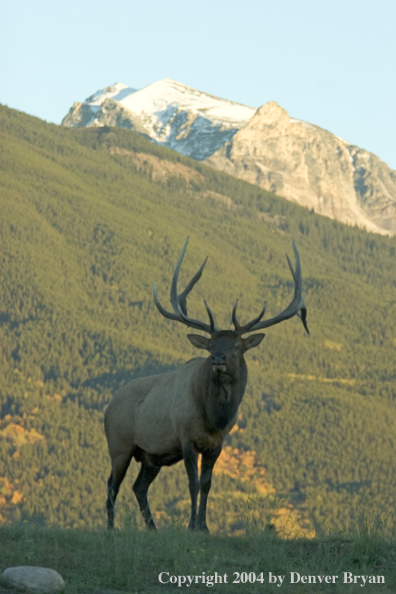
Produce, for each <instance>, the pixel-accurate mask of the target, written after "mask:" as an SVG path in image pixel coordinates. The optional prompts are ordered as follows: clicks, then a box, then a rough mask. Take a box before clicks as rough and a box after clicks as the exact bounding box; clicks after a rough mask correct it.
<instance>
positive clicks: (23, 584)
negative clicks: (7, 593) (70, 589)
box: [0, 566, 65, 594]
mask: <svg viewBox="0 0 396 594" xmlns="http://www.w3.org/2000/svg"><path fill="white" fill-rule="evenodd" d="M0 584H1V585H2V586H5V587H7V588H13V589H16V590H28V591H30V592H37V593H40V594H57V593H58V592H61V591H62V590H63V589H64V587H65V582H64V581H63V579H62V577H61V576H60V575H59V573H58V572H57V571H55V570H53V569H47V568H45V567H25V566H21V567H9V568H8V569H5V570H4V571H3V573H2V574H1V575H0Z"/></svg>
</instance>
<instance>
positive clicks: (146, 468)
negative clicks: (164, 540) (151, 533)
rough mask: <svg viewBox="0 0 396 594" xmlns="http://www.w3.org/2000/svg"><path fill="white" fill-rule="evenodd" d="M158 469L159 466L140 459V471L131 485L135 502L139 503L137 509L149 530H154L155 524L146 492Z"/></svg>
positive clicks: (159, 468)
mask: <svg viewBox="0 0 396 594" xmlns="http://www.w3.org/2000/svg"><path fill="white" fill-rule="evenodd" d="M160 470H161V467H160V466H154V465H153V464H150V463H149V462H147V461H146V460H142V466H141V468H140V472H139V474H138V476H137V479H136V481H135V482H134V484H133V487H132V489H133V492H134V493H135V497H136V499H137V502H138V504H139V509H140V511H141V512H142V515H143V518H144V521H145V522H146V526H147V528H150V529H151V530H155V524H154V520H153V516H152V515H151V511H150V507H149V504H148V499H147V492H148V489H149V486H150V485H151V483H152V482H153V480H154V479H155V477H156V476H157V475H158V473H159V471H160Z"/></svg>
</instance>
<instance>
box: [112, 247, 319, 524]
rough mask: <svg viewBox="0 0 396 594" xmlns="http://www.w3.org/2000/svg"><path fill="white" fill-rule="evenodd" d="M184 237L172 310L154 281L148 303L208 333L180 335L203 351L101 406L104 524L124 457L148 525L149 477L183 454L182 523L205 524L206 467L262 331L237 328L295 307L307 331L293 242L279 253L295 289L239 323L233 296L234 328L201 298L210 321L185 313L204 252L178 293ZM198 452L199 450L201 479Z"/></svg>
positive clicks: (226, 427)
mask: <svg viewBox="0 0 396 594" xmlns="http://www.w3.org/2000/svg"><path fill="white" fill-rule="evenodd" d="M187 243H188V238H187V240H186V242H185V244H184V246H183V249H182V251H181V253H180V256H179V259H178V261H177V264H176V268H175V271H174V274H173V278H172V283H171V291H170V301H171V304H172V308H173V312H169V311H166V310H165V309H164V308H163V307H162V305H161V304H160V302H159V299H158V295H157V288H156V285H155V283H154V287H153V289H154V302H155V305H156V306H157V309H158V310H159V312H160V313H161V315H163V316H164V317H165V318H168V319H170V320H174V321H176V322H180V323H181V324H185V325H186V326H188V327H190V328H195V329H196V330H201V331H202V332H205V333H207V334H209V336H210V338H207V337H204V336H200V335H196V334H188V335H187V338H188V340H189V341H190V342H191V344H192V345H193V346H195V347H196V348H198V349H204V350H206V351H209V356H208V357H206V358H204V357H196V358H194V359H191V360H190V361H188V362H187V363H185V364H184V365H183V366H182V367H180V368H179V369H177V370H176V371H172V372H169V373H162V374H160V375H152V376H149V377H145V378H140V379H136V380H133V381H131V382H130V383H128V384H126V385H125V386H124V387H122V388H121V389H120V390H119V392H118V393H117V394H116V395H115V396H114V397H113V399H112V400H111V402H110V404H109V406H108V408H107V410H106V413H105V431H106V438H107V443H108V447H109V453H110V458H111V474H110V478H109V480H108V497H107V502H106V509H107V520H108V528H113V526H114V504H115V500H116V498H117V494H118V491H119V488H120V485H121V483H122V481H123V479H124V477H125V474H126V471H127V469H128V466H129V464H130V462H131V459H132V458H135V460H136V461H137V462H140V463H141V467H140V471H139V474H138V476H137V479H136V481H135V483H134V485H133V491H134V493H135V496H136V499H137V501H138V504H139V508H140V511H141V512H142V515H143V518H144V520H145V522H146V525H147V526H148V528H153V529H155V524H154V521H153V517H152V515H151V512H150V508H149V504H148V500H147V492H148V488H149V486H150V484H151V483H152V482H153V480H154V479H155V477H156V476H157V475H158V473H159V471H160V469H161V467H162V466H171V465H172V464H175V463H176V462H179V461H180V460H184V465H185V468H186V472H187V476H188V484H189V490H190V496H191V517H190V522H189V526H188V527H189V528H190V529H192V530H194V529H195V530H206V531H207V530H208V528H207V525H206V503H207V498H208V494H209V490H210V487H211V480H212V471H213V467H214V465H215V462H216V460H217V458H218V457H219V455H220V452H221V448H222V443H223V440H224V438H225V437H226V435H228V433H229V432H230V430H231V428H232V427H233V425H234V424H235V421H236V418H237V413H238V407H239V405H240V403H241V400H242V398H243V394H244V392H245V387H246V382H247V366H246V362H245V359H244V353H245V352H246V351H247V350H249V349H251V348H253V347H257V346H258V345H259V344H260V343H261V341H262V340H263V338H264V334H253V335H250V336H248V337H247V338H242V337H243V335H244V334H247V333H250V332H256V331H257V330H262V329H263V328H269V327H270V326H273V325H274V324H279V323H280V322H283V321H284V320H287V319H289V318H291V317H293V316H294V315H296V314H297V315H298V317H300V319H301V320H302V322H303V324H304V327H305V329H306V331H307V332H308V327H307V324H306V308H305V305H304V295H303V294H302V275H301V265H300V257H299V254H298V250H297V247H296V244H295V243H294V241H293V248H294V254H295V269H293V266H292V264H291V262H290V259H289V257H288V256H287V254H286V257H287V260H288V263H289V267H290V271H291V274H292V277H293V280H294V296H293V299H292V301H291V303H290V305H288V307H286V309H285V310H284V311H282V312H281V313H280V314H278V315H277V316H275V317H273V318H271V319H269V320H266V321H261V319H262V317H263V316H264V312H265V307H266V304H265V303H264V306H263V308H262V310H261V312H260V314H259V315H258V316H257V317H256V318H254V319H253V320H251V321H250V322H248V323H247V324H245V325H243V326H242V325H241V324H240V323H239V322H238V319H237V316H236V308H237V303H238V300H237V301H236V302H235V305H234V308H233V310H232V323H233V325H234V327H235V329H234V330H218V329H217V328H216V326H215V323H214V319H213V315H212V312H211V311H210V309H209V306H208V304H207V303H206V301H204V303H205V307H206V311H207V313H208V316H209V324H207V323H205V322H200V321H199V320H194V319H193V318H190V317H188V315H187V301H186V300H187V296H188V295H189V293H190V292H191V290H192V288H193V287H194V285H195V284H196V283H197V281H198V280H199V279H200V277H201V274H202V270H203V267H204V266H205V263H206V260H207V259H206V260H205V261H204V263H203V264H202V266H201V267H200V269H199V270H198V272H196V274H195V275H194V276H193V278H192V279H191V280H190V282H189V283H188V285H187V286H186V288H185V289H184V291H182V292H181V293H180V294H179V295H178V292H177V281H178V276H179V271H180V267H181V264H182V261H183V257H184V253H185V251H186V248H187ZM308 333H309V332H308ZM199 454H201V455H202V461H201V462H202V463H201V476H200V480H199V478H198V455H199ZM199 492H200V502H199V509H198V514H197V500H198V493H199Z"/></svg>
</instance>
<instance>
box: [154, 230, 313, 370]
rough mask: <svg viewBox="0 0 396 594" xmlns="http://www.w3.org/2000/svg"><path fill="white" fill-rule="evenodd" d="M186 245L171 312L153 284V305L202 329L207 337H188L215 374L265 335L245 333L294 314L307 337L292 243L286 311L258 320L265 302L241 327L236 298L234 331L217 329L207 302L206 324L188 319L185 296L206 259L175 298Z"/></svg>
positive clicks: (175, 278) (174, 282) (174, 281)
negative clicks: (291, 282)
mask: <svg viewBox="0 0 396 594" xmlns="http://www.w3.org/2000/svg"><path fill="white" fill-rule="evenodd" d="M187 244H188V237H187V239H186V241H185V243H184V246H183V248H182V250H181V252H180V255H179V259H178V261H177V264H176V268H175V271H174V273H173V277H172V283H171V290H170V301H171V304H172V307H173V313H172V312H169V311H166V310H165V309H164V308H163V307H162V305H161V304H160V302H159V299H158V294H157V287H156V284H155V283H154V286H153V291H154V302H155V305H156V306H157V308H158V310H159V312H160V313H161V314H162V315H163V316H164V317H165V318H168V319H170V320H175V321H177V322H181V323H182V324H185V325H186V326H188V327H190V328H196V329H197V330H201V331H203V332H206V333H207V334H210V338H207V337H205V336H200V335H197V334H188V335H187V338H188V339H189V341H190V342H191V344H193V345H194V346H195V347H196V348H198V349H205V350H207V351H209V353H210V355H211V361H212V368H213V371H214V372H215V373H227V372H228V371H229V370H230V368H232V367H233V365H232V363H233V361H236V360H237V359H239V358H240V357H243V354H244V353H245V352H246V351H247V350H248V349H251V348H254V347H256V346H258V345H259V344H260V343H261V341H262V340H263V338H264V336H265V335H264V334H253V335H251V336H248V337H247V338H242V337H243V335H244V334H247V333H249V332H256V331H257V330H262V329H264V328H269V327H270V326H274V325H275V324H279V323H280V322H283V321H284V320H288V319H289V318H292V317H293V316H295V315H297V316H298V317H299V318H300V319H301V321H302V323H303V325H304V328H305V330H306V332H307V333H308V334H309V330H308V326H307V309H306V307H305V305H304V295H303V293H302V274H301V263H300V256H299V253H298V249H297V246H296V244H295V241H294V240H293V249H294V256H295V268H293V266H292V263H291V261H290V258H289V256H288V255H287V254H286V258H287V261H288V264H289V268H290V271H291V274H292V277H293V280H294V296H293V299H292V301H291V302H290V304H289V305H288V306H287V307H286V309H284V310H283V311H282V312H281V313H279V314H278V315H277V316H275V317H273V318H270V319H268V320H264V321H261V320H262V317H263V316H264V313H265V309H266V305H267V304H266V303H264V306H263V308H262V310H261V312H260V313H259V315H258V316H257V317H256V318H253V319H252V320H251V321H250V322H248V323H247V324H244V325H241V324H240V323H239V322H238V319H237V317H236V309H237V305H238V299H237V300H236V302H235V305H234V308H233V310H232V323H233V325H234V328H235V329H234V330H219V329H217V328H216V326H215V323H214V318H213V315H212V312H211V310H210V308H209V306H208V304H207V303H206V301H204V304H205V308H206V311H207V313H208V317H209V324H207V323H205V322H201V321H199V320H194V319H193V318H190V317H188V315H187V296H188V294H189V293H190V292H191V290H192V289H193V287H194V285H195V284H196V283H197V282H198V281H199V279H200V278H201V275H202V270H203V268H204V266H205V264H206V261H207V258H206V259H205V260H204V262H203V264H202V266H201V267H200V269H199V270H198V271H197V272H196V273H195V275H194V276H193V277H192V279H191V280H190V282H189V283H188V284H187V286H186V288H185V289H184V291H182V292H181V293H180V294H179V295H178V294H177V281H178V278H179V272H180V268H181V264H182V261H183V258H184V254H185V251H186V248H187Z"/></svg>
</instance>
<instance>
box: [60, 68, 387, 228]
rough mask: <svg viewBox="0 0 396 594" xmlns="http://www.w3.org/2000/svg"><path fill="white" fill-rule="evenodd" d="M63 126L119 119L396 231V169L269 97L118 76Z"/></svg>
mask: <svg viewBox="0 0 396 594" xmlns="http://www.w3.org/2000/svg"><path fill="white" fill-rule="evenodd" d="M62 124H63V125H64V126H77V127H80V126H91V127H94V126H122V127H124V128H128V129H132V130H135V131H136V132H139V133H141V134H145V135H147V136H148V137H150V138H151V139H152V140H153V141H155V142H157V143H159V144H162V145H164V146H167V147H169V148H172V149H174V150H176V151H178V152H179V153H181V154H183V155H187V156H189V157H192V158H194V159H197V160H199V161H202V160H205V163H206V164H208V165H210V166H211V167H214V168H216V169H219V170H221V171H225V172H227V173H229V174H231V175H234V176H235V177H239V178H241V179H244V180H246V181H248V182H250V183H253V184H257V185H259V186H260V187H262V188H264V189H266V190H270V191H272V192H274V193H276V194H278V195H281V196H284V197H285V198H287V199H289V200H292V201H294V202H297V203H298V204H301V205H302V206H307V207H309V208H310V209H314V210H315V212H318V213H320V214H323V215H325V216H328V217H330V218H332V219H336V220H338V221H341V222H343V223H348V224H352V225H353V224H355V225H358V226H360V227H364V228H366V229H367V230H368V231H372V232H375V233H382V234H388V235H394V234H396V172H395V171H393V170H391V169H390V168H389V167H388V165H387V164H386V163H384V162H383V161H381V160H380V159H379V158H378V157H376V156H375V155H373V154H372V153H369V152H368V151H365V150H363V149H360V148H359V147H356V146H353V145H351V144H350V143H348V142H346V141H344V140H342V139H341V138H338V137H337V136H335V135H334V134H331V133H330V132H328V131H327V130H323V129H322V128H320V127H319V126H316V125H313V124H309V123H308V122H302V121H300V120H296V119H293V118H291V117H290V116H289V114H288V113H287V111H286V110H285V109H283V108H282V107H280V106H279V105H278V104H277V103H275V102H273V101H270V102H269V103H266V104H264V105H263V106H262V107H261V108H259V109H258V110H256V109H255V108H253V107H247V106H246V105H241V104H239V103H234V102H232V101H228V100H226V99H219V98H218V97H214V96H212V95H209V94H207V93H203V92H201V91H197V90H196V89H193V88H191V87H188V86H186V85H183V84H181V83H178V82H175V81H173V80H169V79H165V80H161V81H158V82H155V83H152V84H150V85H148V86H147V87H145V88H144V89H141V90H136V89H132V88H131V87H128V86H127V85H125V84H122V83H117V84H115V85H113V86H111V87H107V88H106V89H102V90H100V91H97V92H96V93H94V94H93V95H91V96H90V97H88V99H86V100H85V101H84V102H83V103H78V102H75V103H74V105H73V107H72V108H71V109H70V111H69V113H68V114H67V115H66V117H65V118H64V119H63V121H62Z"/></svg>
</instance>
